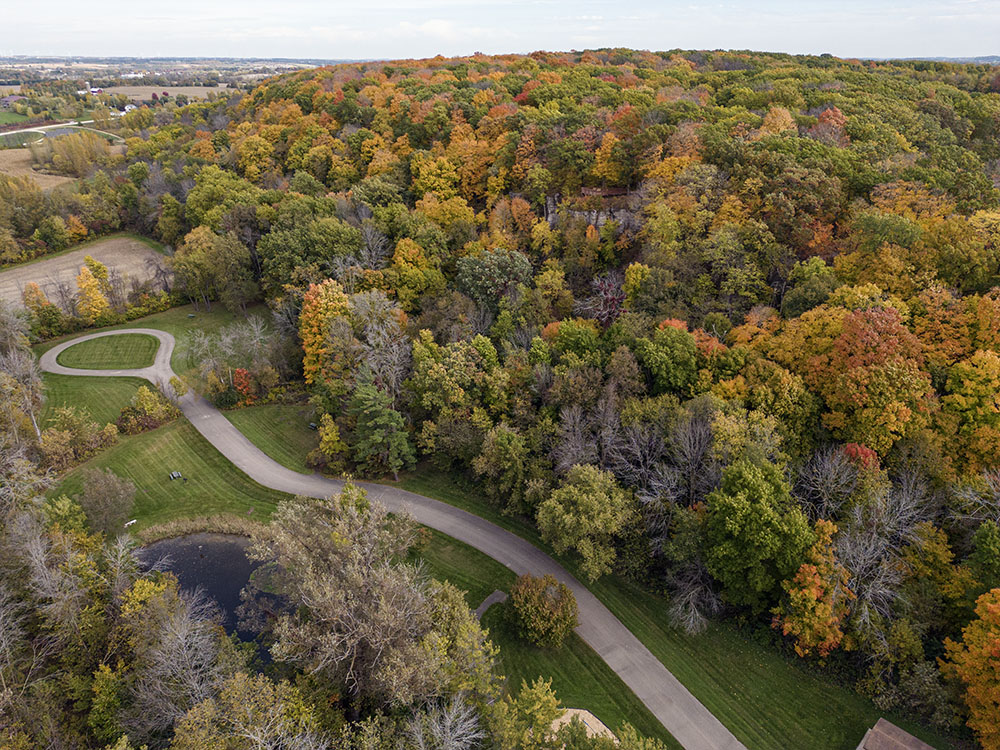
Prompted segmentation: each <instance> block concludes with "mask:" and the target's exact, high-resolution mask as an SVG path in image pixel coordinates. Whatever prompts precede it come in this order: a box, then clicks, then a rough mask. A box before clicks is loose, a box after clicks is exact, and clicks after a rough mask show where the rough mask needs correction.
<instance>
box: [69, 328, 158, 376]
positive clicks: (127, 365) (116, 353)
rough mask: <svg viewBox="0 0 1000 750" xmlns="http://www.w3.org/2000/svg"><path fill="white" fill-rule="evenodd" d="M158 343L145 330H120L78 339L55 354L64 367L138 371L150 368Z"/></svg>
mask: <svg viewBox="0 0 1000 750" xmlns="http://www.w3.org/2000/svg"><path fill="white" fill-rule="evenodd" d="M159 348H160V342H159V341H158V340H157V339H156V338H155V337H153V336H149V335H147V334H145V333H122V334H119V335H117V336H104V337H103V338H99V339H91V340H90V341H81V342H80V343H79V344H74V345H73V346H71V347H69V348H68V349H66V350H64V351H63V352H61V353H60V354H59V356H58V357H56V361H57V362H58V363H59V364H61V365H62V366H63V367H77V368H80V369H84V370H137V369H140V368H142V367H149V366H150V365H151V364H153V360H154V359H155V358H156V350H157V349H159Z"/></svg>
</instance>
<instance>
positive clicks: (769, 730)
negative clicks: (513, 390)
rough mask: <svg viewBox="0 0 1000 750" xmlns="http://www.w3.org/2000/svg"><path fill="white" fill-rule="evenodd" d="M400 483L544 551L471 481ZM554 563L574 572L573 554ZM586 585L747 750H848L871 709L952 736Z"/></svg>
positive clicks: (725, 631)
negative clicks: (688, 630) (689, 631)
mask: <svg viewBox="0 0 1000 750" xmlns="http://www.w3.org/2000/svg"><path fill="white" fill-rule="evenodd" d="M400 484H401V485H402V486H403V487H404V488H405V489H407V490H410V491H411V492H417V493H420V494H422V495H427V496H428V497H433V498H436V499H438V500H441V501H443V502H446V503H449V504H451V505H455V506H456V507H460V508H463V509H465V510H468V511H470V512H472V513H475V514H476V515H479V516H481V517H483V518H487V519H489V520H490V521H493V522H494V523H496V524H497V525H499V526H502V527H504V528H506V529H508V530H509V531H512V532H514V533H515V534H518V535H519V536H521V537H523V538H525V539H528V540H529V541H531V542H532V543H534V544H536V545H538V546H539V547H541V548H542V549H545V550H546V551H547V552H548V553H549V554H552V550H551V549H550V548H548V546H547V545H546V544H544V543H543V542H542V541H541V539H540V538H539V536H538V533H537V531H536V530H535V529H534V528H533V527H532V526H530V525H529V524H528V523H527V522H526V521H525V520H523V519H517V518H511V517H509V516H504V515H502V514H501V513H499V512H498V511H497V510H496V508H494V507H493V506H492V505H490V504H489V502H488V501H487V500H486V498H485V496H484V495H483V494H482V493H480V492H478V491H477V490H476V488H475V485H473V484H472V483H469V482H465V481H456V480H455V479H453V478H452V477H450V476H448V475H446V474H442V473H441V472H436V471H434V470H433V469H431V468H430V467H428V466H425V467H422V469H421V470H420V471H419V473H414V474H411V475H408V476H406V477H404V479H403V480H402V481H401V482H400ZM557 559H558V558H557ZM561 562H563V564H564V565H565V566H566V567H567V569H569V570H571V571H572V570H573V569H574V565H573V562H572V561H568V560H565V559H563V560H561ZM577 578H578V579H579V580H580V581H582V582H584V583H586V580H585V579H584V578H583V577H582V576H580V575H577ZM589 588H590V589H591V591H593V592H594V593H595V594H596V595H597V596H598V598H600V600H601V601H602V602H604V604H605V606H607V607H608V609H610V610H611V611H612V612H613V613H614V614H615V616H616V617H618V619H619V620H621V621H622V623H624V625H625V626H626V627H627V628H628V629H629V630H630V631H632V633H634V634H635V636H636V637H637V638H638V639H639V640H640V641H642V642H643V644H645V646H646V648H648V649H649V650H650V651H652V652H653V654H654V655H655V656H656V657H657V658H658V659H659V660H660V661H661V662H662V663H663V665H664V666H666V667H667V669H669V670H670V671H671V672H672V673H673V674H674V675H675V676H676V677H677V678H678V679H679V680H680V681H681V682H682V683H683V684H684V685H685V686H686V687H687V688H688V690H690V691H691V692H692V693H693V694H694V695H695V697H697V698H698V700H700V701H701V702H702V703H704V704H705V706H706V707H707V708H708V709H709V710H710V711H711V712H712V713H713V714H715V715H716V716H717V717H718V718H719V720H720V721H722V723H723V724H725V725H726V727H727V728H729V730H730V731H732V732H733V734H735V735H736V737H737V738H738V739H739V740H740V741H741V742H743V743H744V744H745V745H746V746H747V747H748V748H750V750H787V748H800V747H801V748H810V749H811V750H853V749H854V748H856V747H857V745H858V742H860V741H861V738H862V737H863V736H864V733H865V731H866V730H867V729H868V728H870V727H871V726H873V725H874V724H875V722H876V721H878V719H879V717H880V716H885V717H886V718H887V719H889V720H890V721H892V722H893V723H895V724H898V725H899V726H901V727H903V728H904V729H906V730H907V731H909V732H911V733H913V734H914V735H916V736H917V737H920V738H921V739H923V740H924V741H925V742H928V743H930V744H931V745H933V746H934V747H936V748H938V749H939V750H944V749H945V748H952V747H955V743H954V742H953V741H952V740H951V739H949V738H947V737H944V736H941V735H939V734H935V733H933V732H931V731H928V730H927V729H925V728H924V727H922V726H920V725H918V724H915V723H913V722H911V721H908V720H907V719H905V718H904V717H901V716H895V715H892V714H887V713H885V712H882V711H880V710H879V709H878V708H876V706H875V705H874V704H873V703H871V702H870V701H868V700H866V699H865V698H863V697H861V696H860V695H858V694H857V693H856V692H854V691H853V690H851V689H850V688H849V687H846V686H844V685H841V684H838V683H836V682H834V681H833V680H832V679H830V678H827V677H826V676H825V675H823V674H822V673H821V672H819V671H814V670H811V669H808V668H806V666H805V665H804V664H803V663H801V662H796V661H794V660H790V659H787V658H785V657H784V656H783V655H781V654H780V653H778V652H777V651H775V650H774V648H773V647H772V646H769V645H767V644H765V643H758V642H756V641H754V640H751V639H750V638H749V637H747V635H745V634H744V633H742V632H741V631H740V630H738V629H737V628H736V627H735V626H734V625H732V624H731V623H728V622H720V623H715V624H713V625H712V626H711V627H710V628H709V629H708V631H707V632H705V633H703V634H701V635H695V636H691V635H687V634H686V633H684V632H683V631H682V630H678V629H676V628H674V627H673V626H672V625H671V624H670V622H669V619H668V617H667V606H666V605H667V602H666V600H665V599H664V598H663V597H660V596H656V595H654V594H651V593H649V592H648V591H645V590H644V589H642V588H640V587H639V586H636V585H634V584H631V583H629V582H627V581H624V580H622V579H619V578H616V577H606V578H603V579H601V580H599V581H598V582H597V583H596V584H591V585H589Z"/></svg>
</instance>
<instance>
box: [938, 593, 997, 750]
mask: <svg viewBox="0 0 1000 750" xmlns="http://www.w3.org/2000/svg"><path fill="white" fill-rule="evenodd" d="M976 617H977V619H975V620H973V621H972V622H970V623H969V624H968V625H967V626H966V627H965V628H964V629H963V630H962V642H961V643H955V642H954V641H953V640H951V639H950V638H946V639H945V642H944V646H945V651H946V653H947V655H948V661H944V660H939V665H940V667H941V671H942V672H944V674H945V675H946V676H950V677H954V678H957V679H959V680H961V681H962V682H963V683H964V684H965V693H964V696H963V697H964V698H965V704H966V705H967V706H968V708H969V719H968V721H967V722H966V724H968V726H969V728H970V729H972V730H973V731H974V732H975V733H976V737H977V738H978V739H979V742H980V744H981V745H982V746H983V748H984V750H1000V589H993V590H992V591H989V592H987V593H985V594H983V595H982V596H981V597H979V599H978V600H977V601H976Z"/></svg>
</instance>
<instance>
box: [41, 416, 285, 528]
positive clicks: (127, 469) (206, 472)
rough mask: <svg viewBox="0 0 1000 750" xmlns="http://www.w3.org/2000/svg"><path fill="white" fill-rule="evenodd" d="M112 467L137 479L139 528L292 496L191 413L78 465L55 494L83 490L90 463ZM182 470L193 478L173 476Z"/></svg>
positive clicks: (246, 510) (259, 513)
mask: <svg viewBox="0 0 1000 750" xmlns="http://www.w3.org/2000/svg"><path fill="white" fill-rule="evenodd" d="M87 467H93V468H100V469H105V468H107V469H111V470H112V471H113V472H114V473H115V474H117V475H118V476H121V477H127V478H128V479H131V480H132V482H134V483H135V486H136V489H137V492H136V500H135V509H134V511H133V518H136V519H137V520H138V523H137V524H136V527H137V528H136V529H135V531H141V530H142V529H143V528H145V527H147V526H151V525H153V524H159V523H165V522H167V521H171V520H173V519H178V518H189V517H198V516H211V515H215V514H234V515H236V514H242V515H248V516H250V517H251V518H252V519H254V520H256V519H258V518H261V517H267V516H268V515H269V514H270V513H271V511H272V510H274V507H275V505H277V503H278V502H279V501H280V500H282V499H284V498H287V497H288V496H287V495H285V494H284V493H281V492H276V491H274V490H270V489H268V488H266V487H262V486H261V485H259V484H257V483H256V482H254V481H253V480H251V479H250V478H249V477H247V476H246V475H245V474H244V473H243V472H241V471H240V470H239V469H237V468H236V467H235V466H233V465H232V464H231V463H230V462H229V460H228V459H226V458H225V456H223V455H222V454H221V453H219V451H217V450H216V449H215V448H214V447H213V446H212V444H211V443H209V442H208V441H207V440H205V438H203V437H202V436H201V435H200V434H199V433H198V431H197V430H195V429H194V427H193V426H192V425H191V423H190V422H188V421H187V420H186V419H183V418H181V419H178V420H177V421H175V422H172V423H171V424H168V425H165V426H163V427H160V428H159V429H156V430H153V431H151V432H146V433H143V434H142V435H135V436H133V437H128V438H123V439H122V440H121V441H120V442H119V443H118V444H117V445H115V446H114V447H112V448H110V449H109V450H107V451H105V452H103V453H101V454H99V455H98V456H96V457H94V458H92V459H91V460H90V461H87V462H86V463H84V464H82V465H80V466H78V467H76V468H75V469H73V470H72V471H70V472H69V473H68V474H66V476H65V477H64V479H63V481H62V482H61V483H60V484H59V486H57V487H56V488H55V489H54V490H52V493H51V494H54V495H59V494H74V493H76V492H79V491H80V488H81V481H82V480H81V474H82V471H83V469H84V468H87ZM171 471H179V472H181V474H183V475H184V477H186V478H187V480H188V481H186V482H185V481H182V480H173V481H171V480H169V479H168V478H167V475H168V474H169V473H170V472H171Z"/></svg>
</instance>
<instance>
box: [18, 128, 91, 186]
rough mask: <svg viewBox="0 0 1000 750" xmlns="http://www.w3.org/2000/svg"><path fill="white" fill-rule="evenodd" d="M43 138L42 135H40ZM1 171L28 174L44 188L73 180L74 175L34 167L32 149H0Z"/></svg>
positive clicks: (21, 174)
mask: <svg viewBox="0 0 1000 750" xmlns="http://www.w3.org/2000/svg"><path fill="white" fill-rule="evenodd" d="M38 137H39V138H41V136H40V135H39V136H38ZM0 172H3V173H4V174H9V175H12V176H14V177H22V176H24V175H27V176H28V177H30V178H31V179H33V180H34V181H35V183H36V184H37V185H38V187H40V188H41V189H42V190H49V189H50V188H54V187H59V186H60V185H65V184H66V183H67V182H73V180H74V179H75V178H74V177H64V176H62V175H58V174H42V173H41V172H36V171H35V170H34V169H32V160H31V149H29V148H7V149H0Z"/></svg>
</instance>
